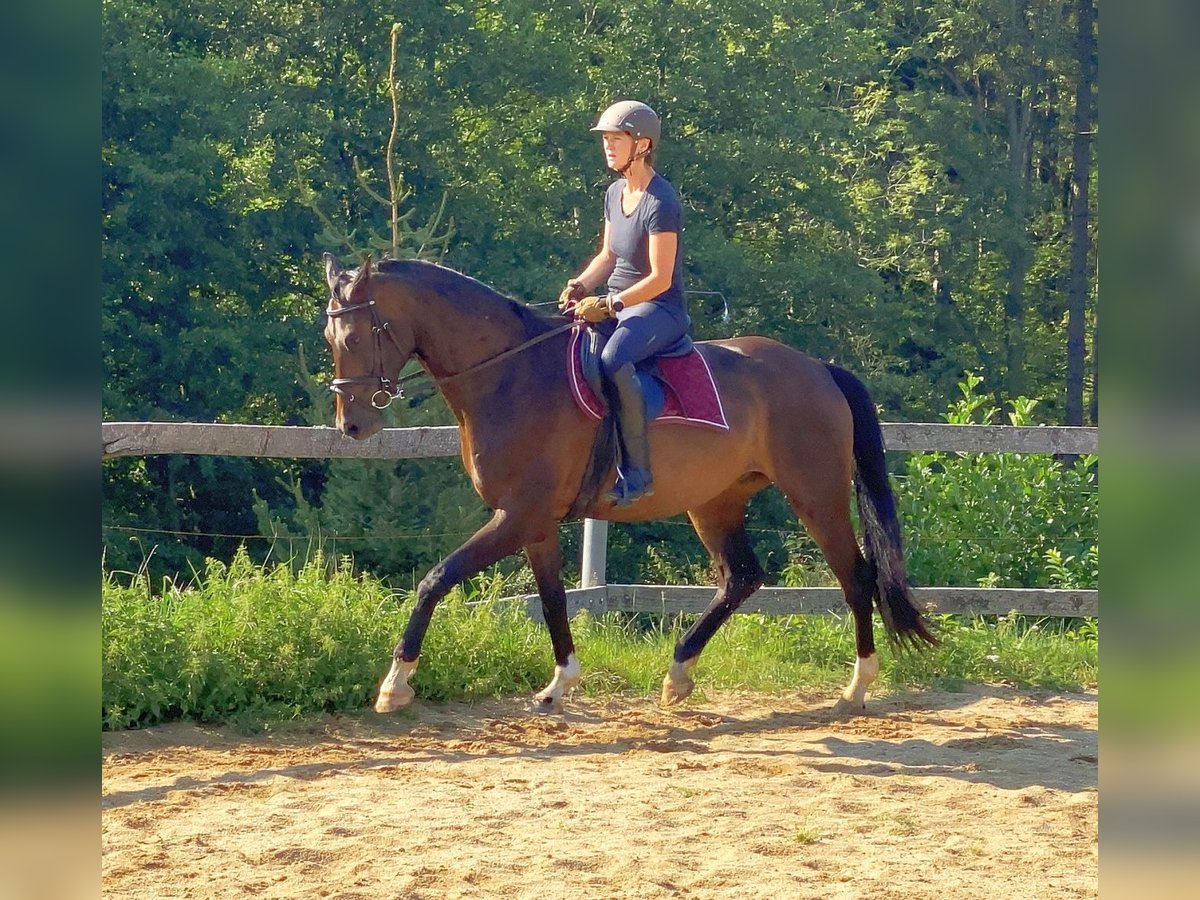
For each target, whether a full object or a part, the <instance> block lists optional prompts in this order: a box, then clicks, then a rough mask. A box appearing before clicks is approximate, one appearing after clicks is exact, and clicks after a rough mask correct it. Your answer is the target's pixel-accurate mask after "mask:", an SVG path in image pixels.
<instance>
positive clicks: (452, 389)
mask: <svg viewBox="0 0 1200 900" xmlns="http://www.w3.org/2000/svg"><path fill="white" fill-rule="evenodd" d="M438 288H441V289H440V290H439V289H438ZM409 302H410V304H411V305H410V308H409V310H408V311H407V312H408V313H409V315H407V316H406V317H405V318H406V319H407V320H408V321H409V322H411V323H412V325H413V328H414V338H415V339H416V347H415V351H416V354H417V356H418V357H419V358H420V360H421V362H422V364H423V365H424V367H425V369H426V371H428V372H429V374H430V375H432V376H433V377H434V378H435V379H437V380H438V382H439V389H440V390H441V393H442V397H443V398H444V399H445V401H446V403H447V404H448V405H449V406H450V408H451V410H452V411H453V412H454V414H455V416H456V417H457V418H458V419H459V421H460V423H462V424H463V425H464V426H468V427H469V426H470V425H471V423H473V422H474V420H475V419H476V418H477V415H478V414H479V413H487V412H488V410H494V408H495V405H496V404H495V400H496V398H495V396H494V391H495V389H496V386H497V385H498V384H499V383H500V382H501V381H503V382H505V384H506V389H508V390H518V391H519V390H522V389H532V387H533V385H534V383H535V382H537V381H538V378H539V376H538V368H537V367H538V365H539V364H538V362H537V360H538V359H539V358H543V359H544V357H542V355H541V353H539V352H538V351H541V352H543V353H544V352H545V349H546V348H545V345H544V344H543V345H541V346H539V347H535V348H530V349H529V350H525V351H521V352H518V353H517V354H514V355H513V356H512V357H511V358H510V359H504V360H501V361H498V362H496V363H495V364H494V365H492V366H484V365H483V364H484V363H487V362H489V361H491V360H493V359H495V358H496V357H498V356H500V355H501V354H504V353H505V352H506V351H509V350H514V349H517V348H519V347H520V346H521V345H522V344H523V343H525V342H526V341H528V340H530V339H531V338H533V337H536V336H537V335H538V334H540V333H544V332H546V331H549V330H550V329H551V327H552V326H551V325H550V324H546V323H541V327H538V326H537V325H536V324H534V325H531V323H530V320H528V319H527V318H524V317H522V316H521V315H520V313H519V311H518V310H517V309H515V308H514V306H513V304H512V303H511V302H510V301H508V300H507V299H505V298H503V297H501V296H500V295H498V294H495V293H492V292H490V291H488V290H487V289H485V288H481V287H479V286H478V285H476V284H475V283H474V282H470V281H469V280H468V281H467V282H466V283H465V284H463V285H461V286H459V285H457V284H455V285H452V286H451V289H449V290H447V289H446V285H444V284H441V285H437V286H436V287H435V286H433V285H429V284H426V285H424V286H423V287H422V289H420V290H417V291H414V292H412V294H410V301H409ZM477 369H478V371H476V370H477ZM456 376H460V377H456ZM514 376H515V377H514Z"/></svg>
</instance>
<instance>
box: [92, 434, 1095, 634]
mask: <svg viewBox="0 0 1200 900" xmlns="http://www.w3.org/2000/svg"><path fill="white" fill-rule="evenodd" d="M883 435H884V441H885V443H886V444H887V448H888V449H889V450H925V451H950V452H973V453H1059V454H1091V453H1096V452H1097V448H1098V443H1099V442H1098V431H1097V429H1095V428H1075V427H1067V426H1039V427H1014V426H1007V425H943V424H932V423H921V422H885V423H883ZM101 439H102V449H101V456H102V458H103V459H111V458H114V457H120V456H150V455H155V454H162V453H181V454H199V455H205V456H251V457H266V458H277V459H331V458H341V459H346V458H349V459H427V458H431V457H440V456H455V455H457V454H458V452H459V442H458V429H457V428H456V427H454V426H448V427H442V426H439V427H429V428H385V429H383V430H382V431H381V432H379V433H378V434H376V435H374V436H373V437H370V438H368V439H367V440H364V441H356V440H353V439H351V438H347V437H344V436H343V435H342V433H341V432H340V431H338V430H337V429H334V428H302V427H292V426H279V425H225V424H209V423H196V422H104V423H102V424H101ZM607 524H608V523H607V522H602V521H597V520H593V519H588V520H587V521H586V523H585V527H584V547H583V586H582V587H581V588H579V589H576V590H571V591H568V592H567V603H568V608H569V611H570V612H571V613H572V614H574V613H576V612H578V611H579V610H580V609H589V610H591V611H592V612H593V613H597V614H599V613H603V612H606V611H611V610H621V611H626V612H647V613H663V614H674V613H693V612H700V611H701V610H703V609H704V607H705V606H707V605H708V602H709V601H710V600H711V599H712V595H713V590H714V589H713V588H712V587H703V586H688V585H670V586H664V585H648V584H606V583H605V565H604V560H605V555H606V550H607V531H608V529H607ZM913 594H914V597H915V599H916V602H917V605H918V606H920V607H922V608H923V609H925V610H927V611H929V612H939V613H956V614H981V615H1005V614H1007V613H1009V612H1013V611H1015V612H1018V613H1022V614H1026V615H1035V616H1063V617H1075V616H1098V615H1099V592H1098V591H1094V590H1087V591H1083V590H1052V589H1043V588H968V587H927V588H914V590H913ZM526 600H527V602H528V608H529V612H530V615H531V616H533V617H534V618H539V619H540V618H541V606H540V603H538V602H537V598H536V597H530V598H526ZM844 610H845V602H844V601H843V599H842V592H841V590H840V589H838V588H779V587H766V588H760V589H759V590H758V591H757V592H755V594H754V595H753V596H751V597H750V598H749V599H748V600H746V602H745V603H743V604H742V606H741V608H740V609H739V612H761V613H767V614H771V615H792V614H797V613H823V612H833V611H839V612H840V611H844Z"/></svg>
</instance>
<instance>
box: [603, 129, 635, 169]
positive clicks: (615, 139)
mask: <svg viewBox="0 0 1200 900" xmlns="http://www.w3.org/2000/svg"><path fill="white" fill-rule="evenodd" d="M602 137H603V139H604V162H605V163H606V164H607V165H608V167H609V168H610V169H620V168H621V167H622V166H623V165H625V164H626V163H627V162H629V158H630V157H631V156H632V155H633V146H634V142H633V135H631V134H627V133H626V132H624V131H606V132H604V134H603V135H602Z"/></svg>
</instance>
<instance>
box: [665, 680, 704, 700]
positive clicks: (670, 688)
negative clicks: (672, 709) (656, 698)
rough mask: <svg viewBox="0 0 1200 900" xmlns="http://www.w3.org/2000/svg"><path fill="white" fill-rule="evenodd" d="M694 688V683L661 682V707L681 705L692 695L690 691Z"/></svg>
mask: <svg viewBox="0 0 1200 900" xmlns="http://www.w3.org/2000/svg"><path fill="white" fill-rule="evenodd" d="M695 688H696V682H694V681H684V682H681V683H676V682H674V681H663V686H662V705H663V706H674V705H675V704H677V703H682V702H683V701H684V700H686V699H687V698H688V697H690V696H691V695H692V691H693V690H695Z"/></svg>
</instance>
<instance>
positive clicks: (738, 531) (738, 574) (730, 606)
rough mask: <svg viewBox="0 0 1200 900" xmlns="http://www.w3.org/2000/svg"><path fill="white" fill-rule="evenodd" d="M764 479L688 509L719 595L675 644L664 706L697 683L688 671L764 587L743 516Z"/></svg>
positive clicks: (738, 486)
mask: <svg viewBox="0 0 1200 900" xmlns="http://www.w3.org/2000/svg"><path fill="white" fill-rule="evenodd" d="M766 483H767V482H766V480H765V479H762V480H761V481H760V480H758V479H753V480H751V481H748V482H744V483H741V484H739V485H737V486H736V487H735V488H734V489H731V490H729V491H726V492H725V493H724V494H722V495H720V496H719V497H717V498H716V499H714V500H710V501H709V502H708V503H706V504H705V505H704V506H702V507H700V508H699V509H695V510H690V511H689V512H688V517H689V518H690V519H691V520H692V525H693V527H695V529H696V534H698V535H699V536H700V540H701V541H703V542H704V546H705V548H707V550H708V552H709V555H710V556H711V557H712V560H713V564H714V567H715V569H716V577H717V593H716V594H715V595H714V596H713V599H712V601H711V602H710V603H709V604H708V608H707V609H705V610H704V612H703V613H702V614H701V616H700V618H699V619H697V620H696V624H694V625H693V626H692V627H691V628H689V629H688V631H687V633H686V634H685V635H684V636H683V637H682V638H680V639H679V643H677V644H676V645H675V659H674V661H673V662H672V664H671V668H670V669H669V670H668V671H667V676H666V678H664V679H663V686H662V702H663V704H664V705H667V706H669V705H671V704H673V703H679V702H680V701H681V700H683V699H685V698H686V697H687V696H688V695H689V694H691V692H692V690H693V689H694V688H695V687H696V683H695V681H693V680H692V675H691V671H692V669H693V668H694V667H695V665H696V659H697V657H699V656H700V651H702V650H703V649H704V647H705V645H706V644H707V643H708V641H709V639H710V638H711V637H712V636H713V634H714V633H715V632H716V630H717V629H718V628H720V627H721V624H722V623H723V622H724V621H725V620H726V619H728V618H729V617H730V616H731V615H732V614H733V612H734V610H736V609H737V608H738V607H739V606H741V604H742V601H744V600H745V599H746V598H747V597H749V596H750V595H751V594H753V593H754V592H755V591H756V590H758V589H759V588H760V587H761V586H762V583H763V570H762V566H760V565H759V562H758V557H756V556H755V555H754V549H753V548H752V547H751V545H750V536H749V535H748V534H747V533H746V526H745V517H746V502H747V501H748V500H749V499H750V497H751V496H752V495H753V494H754V493H756V492H757V491H758V490H759V489H761V488H762V487H763V486H764V485H765V484H766Z"/></svg>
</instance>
